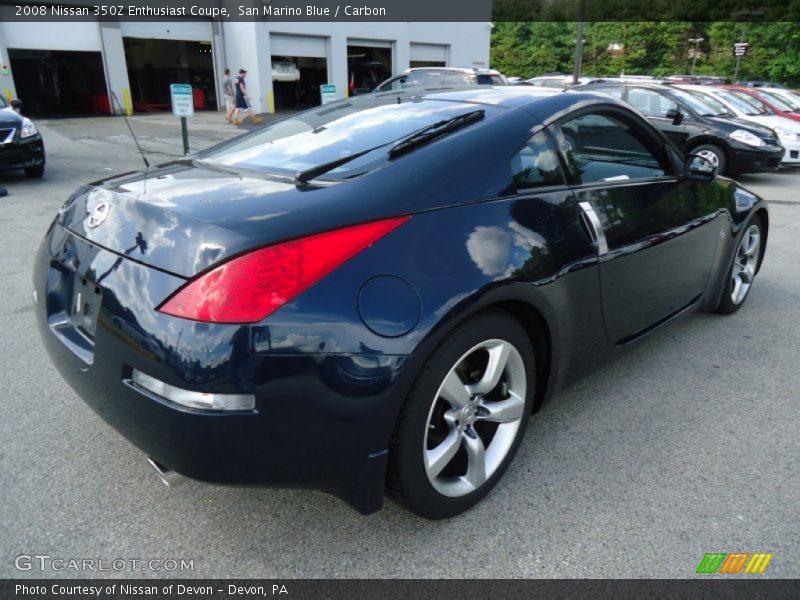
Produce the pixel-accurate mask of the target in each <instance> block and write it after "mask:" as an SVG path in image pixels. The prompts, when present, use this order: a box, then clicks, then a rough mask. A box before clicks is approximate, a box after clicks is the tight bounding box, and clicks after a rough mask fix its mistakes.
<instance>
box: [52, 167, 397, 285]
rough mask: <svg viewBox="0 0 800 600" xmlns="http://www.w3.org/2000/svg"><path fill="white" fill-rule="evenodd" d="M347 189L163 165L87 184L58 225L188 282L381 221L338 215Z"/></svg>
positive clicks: (363, 210)
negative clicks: (223, 265) (261, 253)
mask: <svg viewBox="0 0 800 600" xmlns="http://www.w3.org/2000/svg"><path fill="white" fill-rule="evenodd" d="M352 187H356V186H351V185H350V184H339V185H333V186H329V187H321V188H315V187H311V188H303V187H298V186H296V185H295V184H294V183H293V182H291V181H276V180H274V179H268V178H263V177H259V176H251V177H248V176H246V175H241V176H239V175H237V174H235V173H224V172H219V171H216V170H211V169H207V168H204V167H197V166H191V165H189V164H186V163H183V162H181V163H180V164H170V165H166V166H164V167H162V168H159V169H157V170H154V171H151V172H150V173H149V174H148V176H147V178H146V180H145V178H144V177H143V175H142V173H135V174H127V175H123V176H120V177H116V178H114V179H109V180H105V181H101V182H97V183H95V184H92V185H89V186H85V187H83V188H81V189H80V190H78V191H77V192H76V193H75V194H74V195H73V196H72V197H71V198H70V200H69V201H68V202H67V203H66V204H65V205H64V207H63V208H62V209H61V211H60V212H59V216H58V217H57V221H58V222H59V223H60V224H62V225H63V226H64V227H66V228H67V229H69V230H70V231H72V232H73V233H75V234H77V235H79V236H81V237H83V238H85V239H87V240H89V241H90V242H92V243H94V244H97V245H98V246H101V247H103V248H105V249H107V250H111V251H112V252H115V253H117V254H120V255H123V256H126V257H128V258H130V259H131V260H135V261H137V262H140V263H143V264H146V265H149V266H153V267H155V268H158V269H160V270H162V271H166V272H168V273H171V274H174V275H178V276H180V277H184V278H190V277H192V276H194V275H196V274H197V273H199V272H201V271H204V270H205V269H207V268H209V267H210V266H212V265H213V264H215V263H217V262H219V261H221V260H224V259H226V258H228V257H231V256H233V255H236V254H239V253H241V252H244V251H247V250H250V249H254V248H257V247H262V246H266V245H269V244H272V243H276V242H279V241H282V240H285V239H291V238H293V237H297V236H301V235H306V234H310V233H315V232H318V231H324V230H329V229H333V228H336V227H340V226H345V225H348V224H351V222H362V221H367V220H372V219H377V218H381V217H383V216H390V215H383V214H381V209H380V208H379V207H372V208H370V207H367V206H363V205H362V206H360V207H359V210H358V213H357V217H354V212H355V211H348V210H347V209H346V207H345V208H344V210H343V204H346V202H347V201H348V199H350V201H352V189H350V190H346V189H343V188H352Z"/></svg>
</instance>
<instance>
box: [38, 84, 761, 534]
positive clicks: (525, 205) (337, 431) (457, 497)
mask: <svg viewBox="0 0 800 600" xmlns="http://www.w3.org/2000/svg"><path fill="white" fill-rule="evenodd" d="M768 225H769V221H768V213H767V206H766V204H765V202H764V201H763V200H762V199H760V198H759V197H757V196H756V195H754V194H752V193H750V192H749V191H747V190H745V189H744V188H742V187H741V186H740V185H738V184H737V183H736V182H734V181H732V180H730V179H725V178H722V177H718V176H717V175H716V173H715V171H714V168H713V166H712V165H711V164H710V163H709V162H707V161H705V160H704V159H703V158H702V157H697V156H688V157H684V156H683V155H682V154H681V153H680V151H678V150H677V149H676V148H675V147H674V146H673V145H672V144H671V142H669V141H667V139H666V138H664V137H663V136H662V135H661V134H660V133H659V132H658V131H657V130H656V129H654V128H653V127H652V126H651V125H650V124H649V123H648V122H647V120H645V119H644V118H643V117H642V116H641V115H640V114H639V113H637V112H635V111H634V110H632V109H631V108H629V107H627V106H626V105H624V104H622V103H621V102H619V101H617V100H614V99H612V98H609V97H605V96H599V95H597V96H596V95H592V94H588V93H576V94H553V93H549V92H546V91H536V90H531V89H529V88H513V87H512V88H497V89H494V88H472V89H469V90H467V89H461V90H451V91H445V92H442V91H440V92H433V91H424V90H419V91H417V92H416V93H415V92H414V91H410V90H406V91H404V92H397V93H386V94H377V95H371V96H368V97H359V98H352V99H348V100H342V101H339V102H336V103H332V104H328V105H325V106H321V107H318V108H315V109H312V110H310V111H307V112H303V113H299V114H296V115H293V116H290V117H288V118H286V119H284V120H281V121H276V122H274V123H273V124H270V125H268V126H265V127H263V128H261V129H258V130H256V131H254V132H251V133H249V134H246V135H244V136H241V137H238V138H236V139H234V140H231V141H229V142H226V143H224V144H222V145H219V146H215V147H213V148H211V149H209V150H207V151H204V152H202V153H200V154H198V155H195V156H193V157H190V158H187V159H182V160H178V161H175V162H172V163H168V164H165V165H161V166H160V167H159V168H157V169H155V170H151V171H150V172H149V173H147V174H146V175H145V174H143V173H135V174H127V175H121V176H119V177H116V178H112V179H108V180H105V181H100V182H96V183H94V184H92V185H89V186H86V187H83V188H81V189H79V190H78V191H77V192H76V193H75V194H73V196H72V197H71V198H69V200H68V201H67V202H66V204H65V205H64V206H63V208H62V209H61V210H60V211H59V213H58V215H57V217H56V218H55V221H54V222H53V224H52V226H51V227H50V229H49V230H48V232H47V234H46V236H45V238H44V241H43V242H42V245H41V248H40V250H39V253H38V257H37V259H36V266H35V274H34V281H35V293H34V298H35V301H36V302H37V307H36V314H37V320H38V323H39V325H40V330H41V335H42V339H43V340H44V344H45V346H46V347H47V351H48V352H49V354H50V357H51V358H52V360H53V362H54V363H55V364H56V366H57V367H58V369H59V370H60V372H61V374H62V375H63V377H64V378H65V379H66V380H67V381H68V382H69V383H70V385H71V386H72V387H73V388H74V389H75V390H76V391H77V392H78V393H79V394H80V395H81V396H82V397H83V398H84V399H85V401H86V402H87V403H88V404H89V405H90V406H91V407H92V408H93V409H94V410H95V411H96V412H97V413H98V414H99V415H100V416H101V417H102V418H103V419H105V420H106V421H107V422H108V423H110V424H111V425H112V426H113V427H115V428H116V429H117V430H119V431H120V432H121V433H122V434H123V435H124V436H125V437H127V438H128V439H129V440H130V441H131V442H133V443H134V444H135V445H136V446H138V447H139V448H140V449H141V450H143V451H144V452H145V453H146V454H147V455H148V456H149V457H151V461H152V464H153V465H154V466H155V468H156V469H157V470H158V471H159V474H160V475H161V476H162V478H164V479H165V480H167V481H169V480H171V479H173V478H177V477H178V474H180V475H181V476H186V477H189V478H193V479H197V480H201V481H206V482H213V483H219V484H236V485H274V486H294V487H312V488H315V489H321V490H325V491H329V492H331V493H334V494H336V495H338V496H339V497H341V498H343V499H345V500H346V501H347V502H349V503H350V504H351V505H353V506H354V507H355V508H357V509H358V510H359V511H361V512H363V513H365V514H366V513H369V512H371V511H374V510H377V509H378V508H380V507H381V505H382V502H383V498H384V494H385V493H388V494H389V495H390V496H391V497H393V498H394V499H396V500H397V501H398V502H400V503H401V504H403V505H405V506H406V507H408V508H409V509H410V510H412V511H414V512H415V513H417V514H419V515H423V516H425V517H429V518H443V517H448V516H452V515H455V514H458V513H460V512H462V511H464V510H466V509H467V508H469V507H470V506H472V505H474V504H475V503H476V502H478V501H479V500H480V499H481V498H482V497H483V496H484V495H486V494H487V492H489V490H490V489H491V488H492V487H493V486H494V485H495V484H496V483H497V481H498V479H499V478H500V477H501V475H502V474H503V472H504V471H505V469H506V468H507V467H508V465H509V463H510V462H511V460H512V458H513V456H514V454H515V451H516V450H517V448H518V446H519V444H520V440H521V438H522V436H523V433H524V431H525V428H526V424H527V422H528V418H529V416H530V415H531V414H532V413H533V412H535V411H536V410H537V409H538V408H539V407H540V406H541V405H542V403H543V402H544V401H546V400H547V399H548V398H549V397H551V396H552V395H553V394H554V392H555V391H556V390H557V389H559V387H563V385H564V384H565V383H567V382H570V381H572V380H574V379H576V378H577V377H579V376H582V375H585V374H587V373H588V372H589V371H591V370H592V369H595V368H597V366H598V365H599V364H600V363H601V362H602V361H601V359H607V358H608V357H613V356H615V355H616V354H619V353H621V352H622V350H623V348H624V347H626V346H628V345H630V344H632V343H634V342H636V341H638V340H639V339H641V338H643V337H645V336H646V335H647V334H648V333H650V332H652V331H653V330H655V329H657V328H659V327H660V326H662V325H663V324H665V323H667V322H668V321H671V320H672V319H673V318H675V317H677V316H679V315H681V314H685V313H687V312H690V311H693V310H695V309H704V310H709V311H717V312H719V313H733V312H735V311H736V310H737V309H739V307H741V306H742V303H743V302H744V301H745V299H746V298H747V295H748V292H749V291H750V289H751V286H752V283H753V278H754V276H755V274H756V273H757V272H758V269H759V266H760V264H761V260H762V258H763V256H764V249H765V244H766V239H767V229H768Z"/></svg>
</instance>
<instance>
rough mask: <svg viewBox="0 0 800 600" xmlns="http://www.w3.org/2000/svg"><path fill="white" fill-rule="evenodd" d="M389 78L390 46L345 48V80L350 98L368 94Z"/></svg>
mask: <svg viewBox="0 0 800 600" xmlns="http://www.w3.org/2000/svg"><path fill="white" fill-rule="evenodd" d="M391 76H392V47H391V44H388V43H387V44H386V45H385V46H383V45H382V46H365V45H360V44H359V45H355V44H354V45H348V46H347V79H348V82H349V83H348V87H349V90H350V95H351V96H354V95H356V94H368V93H370V92H371V91H372V90H374V89H375V88H376V87H377V85H378V84H379V83H381V82H382V81H384V80H386V79H389V77H391Z"/></svg>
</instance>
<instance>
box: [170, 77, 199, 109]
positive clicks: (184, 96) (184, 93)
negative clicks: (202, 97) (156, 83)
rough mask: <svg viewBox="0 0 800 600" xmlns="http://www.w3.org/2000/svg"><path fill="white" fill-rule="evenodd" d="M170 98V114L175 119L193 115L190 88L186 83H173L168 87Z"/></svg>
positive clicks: (192, 100) (192, 99)
mask: <svg viewBox="0 0 800 600" xmlns="http://www.w3.org/2000/svg"><path fill="white" fill-rule="evenodd" d="M169 93H170V96H171V97H172V114H173V115H175V116H176V117H191V116H193V115H194V98H193V96H192V86H190V85H188V84H186V83H173V84H171V85H170V86H169Z"/></svg>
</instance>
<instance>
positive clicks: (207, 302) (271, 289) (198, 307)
mask: <svg viewBox="0 0 800 600" xmlns="http://www.w3.org/2000/svg"><path fill="white" fill-rule="evenodd" d="M409 218H410V217H397V218H394V219H385V220H383V221H374V222H372V223H365V224H363V225H355V226H353V227H345V228H344V229H337V230H335V231H328V232H326V233H319V234H316V235H311V236H308V237H304V238H300V239H297V240H292V241H290V242H284V243H283V244H278V245H276V246H269V247H267V248H261V249H260V250H255V251H253V252H250V253H248V254H244V255H242V256H239V257H237V258H234V259H232V260H229V261H228V262H225V263H223V264H221V265H219V266H218V267H215V268H213V269H211V270H210V271H208V272H207V273H204V274H203V275H201V276H199V277H198V278H196V279H193V280H192V281H190V282H189V283H187V284H186V285H184V286H183V287H182V288H180V289H179V290H178V291H177V292H175V294H174V295H173V296H171V297H170V298H168V299H167V300H166V301H165V302H164V303H163V304H162V305H161V306H160V307H159V308H158V310H159V312H162V313H166V314H168V315H173V316H175V317H181V318H184V319H192V320H194V321H204V322H208V323H257V322H258V321H261V320H262V319H264V318H265V317H267V316H268V315H270V314H271V313H273V312H275V311H276V310H278V309H279V308H280V307H281V306H283V305H284V304H286V303H287V302H289V301H290V300H291V299H292V298H294V297H295V296H297V295H298V294H300V293H302V292H304V291H305V290H306V289H308V288H309V287H311V286H312V285H314V284H315V283H316V282H317V281H319V280H320V279H322V278H323V277H325V276H326V275H327V274H328V273H330V272H331V271H333V270H334V269H336V268H337V267H339V266H340V265H342V264H343V263H345V262H347V261H348V260H350V259H351V258H353V257H354V256H355V255H356V254H358V253H359V252H361V251H362V250H365V249H366V248H368V247H369V246H370V245H372V244H373V243H375V242H376V241H378V240H379V239H381V238H382V237H383V236H385V235H387V234H388V233H390V232H392V231H394V230H395V229H396V228H398V227H399V226H400V225H402V224H403V223H405V222H406V221H408V219H409Z"/></svg>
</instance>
